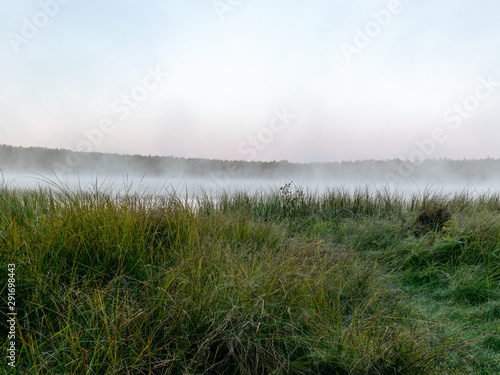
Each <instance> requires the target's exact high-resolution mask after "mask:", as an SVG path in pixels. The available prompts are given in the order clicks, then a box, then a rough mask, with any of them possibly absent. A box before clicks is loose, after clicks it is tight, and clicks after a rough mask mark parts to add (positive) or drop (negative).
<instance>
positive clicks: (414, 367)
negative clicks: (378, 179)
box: [0, 184, 500, 374]
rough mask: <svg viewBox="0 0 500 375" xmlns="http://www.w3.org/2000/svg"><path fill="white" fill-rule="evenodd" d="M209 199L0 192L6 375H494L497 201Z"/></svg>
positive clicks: (376, 195)
mask: <svg viewBox="0 0 500 375" xmlns="http://www.w3.org/2000/svg"><path fill="white" fill-rule="evenodd" d="M213 198H214V197H210V196H208V195H199V196H197V197H195V199H194V204H193V202H192V201H187V200H185V199H183V198H182V197H180V196H178V195H177V194H175V192H164V193H163V194H161V195H160V194H158V195H155V196H148V195H145V194H143V195H138V194H132V193H130V192H127V191H126V190H125V191H122V192H113V191H112V190H110V189H105V188H102V187H95V188H93V189H89V190H83V189H80V190H71V189H66V188H62V187H57V186H54V187H53V188H51V189H38V190H21V189H15V188H7V187H3V188H0V250H1V252H0V257H1V262H0V264H1V269H0V280H1V284H0V288H1V301H0V312H1V315H2V318H1V320H0V331H1V332H0V333H1V336H0V337H1V339H0V340H2V345H3V347H6V346H7V341H8V340H7V328H8V326H7V323H6V321H7V315H6V314H7V312H8V311H7V278H8V276H7V264H9V263H14V264H16V266H17V269H16V303H17V306H18V311H17V312H18V315H17V317H18V324H17V338H16V341H17V360H18V361H17V367H16V369H15V370H12V371H11V373H19V374H57V373H61V374H465V373H471V374H490V373H491V374H495V373H500V250H499V249H500V220H499V219H500V197H499V196H498V195H484V196H471V195H468V194H466V193H461V194H457V195H455V196H444V195H440V194H431V193H430V192H425V193H423V194H422V195H414V196H406V197H404V196H401V195H395V194H390V193H389V192H387V191H369V190H368V189H358V190H357V191H355V192H349V191H347V190H342V189H334V190H330V191H328V192H326V193H324V194H321V195H319V194H313V193H308V192H304V191H302V190H301V189H299V188H296V187H294V186H293V184H287V185H285V186H283V187H282V188H281V189H278V190H277V191H274V192H271V193H267V194H265V193H255V194H249V193H245V192H231V193H229V192H227V193H222V194H220V195H219V196H218V197H216V199H213ZM5 352H6V351H5V350H3V353H5ZM3 355H4V354H2V356H3ZM5 363H6V360H5V359H4V358H2V366H3V364H5ZM4 368H5V371H6V373H8V371H9V367H8V366H4Z"/></svg>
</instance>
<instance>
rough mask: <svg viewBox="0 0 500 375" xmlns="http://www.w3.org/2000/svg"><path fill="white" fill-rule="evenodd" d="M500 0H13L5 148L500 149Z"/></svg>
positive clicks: (201, 153)
mask: <svg viewBox="0 0 500 375" xmlns="http://www.w3.org/2000/svg"><path fill="white" fill-rule="evenodd" d="M499 14H500V2H499V1H498V0H481V1H477V0H476V1H472V0H455V1H453V2H452V1H449V0H447V1H445V0H419V1H409V0H401V1H398V0H388V1H375V0H372V1H368V0H355V1H334V0H328V1H327V0H309V1H299V0H287V1H286V2H285V1H276V0H275V1H272V0H271V1H270V0H215V1H214V0H191V1H189V2H188V1H171V0H162V1H160V0H150V1H138V0H120V1H118V0H105V1H102V0H101V1H97V0H85V1H83V0H41V1H9V2H6V1H4V2H2V4H1V6H0V35H1V36H2V38H0V57H1V58H0V79H1V84H0V144H10V145H16V146H26V147H29V146H41V147H50V148H66V149H70V150H74V151H95V152H112V153H121V154H142V155H165V156H178V157H189V158H209V159H228V160H259V161H272V160H289V161H292V162H330V161H342V160H363V159H380V160H385V159H395V158H400V159H405V160H406V159H409V160H420V159H424V158H431V159H432V158H444V157H446V158H453V159H463V158H486V157H495V158H500V147H498V140H499V139H500V116H499V115H500V105H499V104H500V53H499V52H498V51H500V26H499V23H498V15H499Z"/></svg>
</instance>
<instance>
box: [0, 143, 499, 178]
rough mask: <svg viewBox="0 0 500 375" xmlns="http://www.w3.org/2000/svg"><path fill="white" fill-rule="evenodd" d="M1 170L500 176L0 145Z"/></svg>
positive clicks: (483, 167) (465, 164)
mask: <svg viewBox="0 0 500 375" xmlns="http://www.w3.org/2000/svg"><path fill="white" fill-rule="evenodd" d="M0 170H5V171H7V172H15V171H36V172H37V173H40V174H44V175H53V174H54V172H56V173H57V174H58V175H61V174H79V173H86V172H96V171H98V172H99V173H103V174H107V175H124V174H127V173H130V174H144V173H146V174H148V175H149V176H164V175H184V176H190V177H199V178H212V179H214V178H216V179H217V178H218V179H224V180H226V179H233V178H234V179H238V178H255V177H258V178H281V177H285V178H291V179H293V178H321V179H342V180H346V181H349V180H353V179H359V178H360V177H361V178H363V179H364V180H365V181H387V182H391V181H396V182H398V181H399V182H404V181H405V179H408V178H412V179H425V180H429V181H435V180H446V181H448V182H462V181H475V182H481V181H488V180H490V179H491V178H495V177H497V176H499V175H500V159H493V158H487V159H474V160H465V159H464V160H451V159H436V160H434V159H429V160H424V161H421V162H409V161H403V160H399V159H392V160H361V161H341V162H321V163H320V162H314V163H291V162H288V161H286V160H281V161H268V162H259V161H231V160H212V159H200V158H181V157H174V156H143V155H122V154H110V153H99V152H91V153H83V152H74V151H69V150H64V149H49V148H42V147H29V148H27V147H20V146H9V145H0Z"/></svg>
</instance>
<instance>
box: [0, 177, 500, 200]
mask: <svg viewBox="0 0 500 375" xmlns="http://www.w3.org/2000/svg"><path fill="white" fill-rule="evenodd" d="M446 177H447V178H442V179H435V180H432V179H429V178H428V179H411V178H408V179H406V180H399V181H388V180H387V179H384V178H380V179H363V178H362V176H360V177H359V178H355V179H350V180H347V179H342V178H329V179H327V178H324V179H322V178H319V177H315V178H301V177H300V176H290V177H277V178H255V177H251V176H237V177H234V178H227V179H224V180H223V179H214V178H200V177H194V176H189V175H184V176H182V175H176V176H175V175H164V176H149V175H147V174H143V175H139V174H134V175H129V174H126V175H122V176H119V175H103V174H98V173H97V174H93V173H87V174H74V175H69V176H57V175H56V174H52V175H43V174H40V173H37V172H25V173H19V172H15V173H8V172H6V171H4V172H3V176H2V181H1V185H3V186H6V187H9V188H20V189H34V188H35V189H37V188H50V189H52V190H57V189H67V188H69V189H70V190H78V189H82V190H94V189H95V188H96V187H97V188H98V189H99V190H102V191H109V192H113V193H114V194H115V193H116V194H125V193H127V194H139V195H147V196H149V195H161V194H169V193H172V192H175V193H176V194H177V195H178V196H179V197H189V198H192V197H195V196H201V195H203V194H208V195H209V196H214V197H215V196H217V195H218V194H220V193H222V192H230V193H231V192H241V191H243V192H247V193H249V194H253V193H269V192H273V191H278V190H279V188H280V187H282V186H284V185H285V184H287V183H291V190H292V191H295V190H296V189H301V190H302V191H304V192H308V193H313V194H320V195H321V194H324V193H326V192H327V191H329V190H335V189H341V190H344V191H349V192H353V191H355V190H359V189H361V190H368V191H369V192H372V193H375V192H388V193H391V194H393V193H397V194H401V195H405V196H411V195H415V194H417V195H423V194H428V193H437V194H445V195H449V194H455V193H462V192H467V193H469V194H471V195H472V196H474V195H481V194H498V193H499V192H500V189H499V186H500V181H499V180H498V179H495V178H494V177H493V176H491V177H489V178H486V179H483V180H481V181H473V180H465V179H462V180H460V179H457V178H452V176H446Z"/></svg>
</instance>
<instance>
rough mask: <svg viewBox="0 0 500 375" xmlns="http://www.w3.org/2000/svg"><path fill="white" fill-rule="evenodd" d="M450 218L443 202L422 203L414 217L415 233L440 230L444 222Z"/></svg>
mask: <svg viewBox="0 0 500 375" xmlns="http://www.w3.org/2000/svg"><path fill="white" fill-rule="evenodd" d="M450 219H451V213H450V211H449V209H448V207H447V206H446V205H445V204H444V203H428V204H425V203H424V204H423V205H422V208H421V209H420V212H419V213H418V215H417V218H416V219H415V224H414V227H415V232H416V234H424V233H427V232H431V231H436V232H437V231H441V230H442V229H443V226H444V224H445V223H446V222H448V221H449V220H450Z"/></svg>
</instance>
